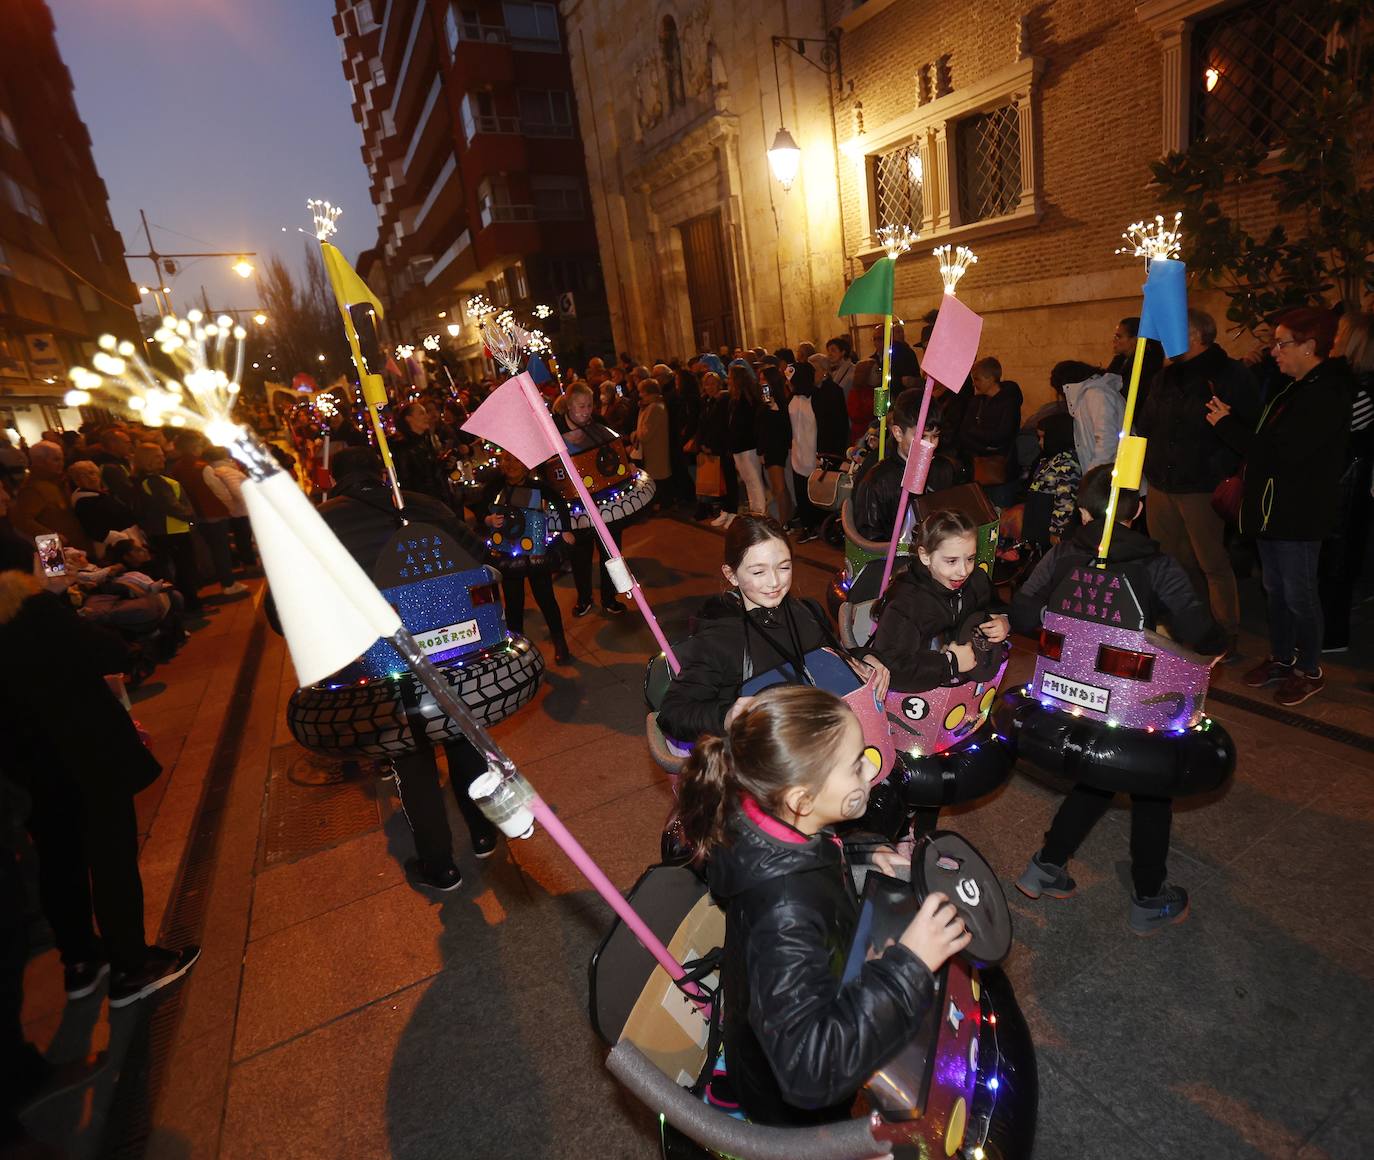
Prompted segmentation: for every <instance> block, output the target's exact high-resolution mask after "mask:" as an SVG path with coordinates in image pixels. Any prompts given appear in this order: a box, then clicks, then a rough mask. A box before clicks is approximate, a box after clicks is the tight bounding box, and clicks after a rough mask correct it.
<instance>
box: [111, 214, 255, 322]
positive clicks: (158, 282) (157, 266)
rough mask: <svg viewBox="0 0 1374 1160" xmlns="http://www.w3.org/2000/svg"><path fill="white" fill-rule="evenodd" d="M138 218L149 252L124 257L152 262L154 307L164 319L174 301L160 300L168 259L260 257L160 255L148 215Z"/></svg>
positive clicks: (243, 253)
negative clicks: (160, 289) (163, 264)
mask: <svg viewBox="0 0 1374 1160" xmlns="http://www.w3.org/2000/svg"><path fill="white" fill-rule="evenodd" d="M138 217H139V220H140V221H141V222H142V223H143V236H144V237H145V238H147V239H148V252H147V253H146V254H125V255H124V256H125V257H126V258H146V259H147V260H148V261H150V262H152V264H153V272H154V275H155V277H154V285H153V286H152V287H150V291H151V293H152V295H153V305H155V306H157V307H158V309H159V310H160V311H161V313H162V315H163V316H164V317H165V316H166V315H168V314H171V313H172V300H171V298H170V296H169V295H167V294H163V295H162V298H161V301H159V299H158V291H159V288H160V287H161V286H162V263H163V262H164V261H165V260H166V259H168V258H238V259H239V260H240V261H242V260H243V259H244V258H256V257H257V256H258V255H257V253H256V252H255V251H253V250H210V251H204V252H200V253H190V254H160V253H158V250H157V247H156V246H155V245H153V232H152V230H151V229H149V228H148V215H147V214H146V213H144V212H143V210H141V209H140V210H139V211H138ZM245 265H246V263H245ZM252 272H253V271H252V267H251V266H250V267H248V269H247V272H246V273H244V274H243V277H245V278H246V277H247V276H248V274H251V273H252Z"/></svg>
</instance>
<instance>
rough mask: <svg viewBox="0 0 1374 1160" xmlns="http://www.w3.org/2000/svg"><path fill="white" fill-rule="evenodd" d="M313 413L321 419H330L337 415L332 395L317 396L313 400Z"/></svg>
mask: <svg viewBox="0 0 1374 1160" xmlns="http://www.w3.org/2000/svg"><path fill="white" fill-rule="evenodd" d="M315 411H316V413H317V414H318V415H319V416H320V417H321V418H322V419H332V418H333V417H334V416H335V415H337V414H338V413H339V405H338V404H337V403H336V402H335V401H334V396H333V395H319V396H317V397H316V399H315Z"/></svg>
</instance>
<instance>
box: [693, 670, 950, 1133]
mask: <svg viewBox="0 0 1374 1160" xmlns="http://www.w3.org/2000/svg"><path fill="white" fill-rule="evenodd" d="M874 772H875V767H874V766H873V765H872V764H871V763H870V761H869V760H868V758H867V757H866V756H865V752H864V740H863V730H862V729H861V728H860V726H859V721H858V718H857V717H855V716H854V714H853V713H852V712H851V711H850V709H849V708H848V706H846V705H845V703H844V702H843V701H841V700H840V699H839V698H838V697H836V696H835V695H834V694H832V693H828V692H826V691H824V690H823V689H817V688H814V687H811V686H807V685H781V686H775V687H773V688H770V689H766V690H765V691H764V692H762V693H759V694H758V695H757V696H754V697H751V698H749V700H748V702H747V703H746V704H744V705H742V706H741V707H740V708H739V710H738V712H736V713H734V714H733V715H732V717H731V720H730V722H729V724H728V725H727V726H726V728H725V732H724V736H709V737H705V738H703V739H702V740H701V741H700V742H699V743H698V745H697V747H696V749H695V750H694V751H693V753H692V756H691V758H690V759H689V760H688V762H687V765H686V767H685V768H684V770H683V772H682V774H681V778H680V781H679V785H678V809H677V820H678V822H679V823H680V824H681V826H682V831H683V835H684V838H685V839H686V841H687V843H688V844H689V846H690V848H691V849H692V850H693V852H694V853H695V855H696V857H697V859H698V860H701V859H706V858H708V857H709V862H708V863H707V877H708V880H709V882H710V886H711V892H712V894H713V895H714V896H715V898H716V899H717V901H718V902H719V903H720V905H721V906H722V907H723V908H724V910H725V914H726V920H725V950H724V958H723V961H722V964H721V987H722V994H723V996H724V1011H725V1014H724V1022H723V1033H724V1046H725V1059H726V1067H727V1069H728V1071H729V1074H730V1078H731V1080H732V1081H733V1084H734V1087H735V1092H736V1094H737V1096H738V1098H739V1101H740V1104H741V1106H742V1107H743V1109H744V1111H745V1112H746V1114H747V1115H748V1116H749V1118H750V1119H751V1120H754V1121H755V1122H757V1123H764V1124H815V1123H826V1122H830V1121H834V1120H842V1119H846V1118H848V1116H849V1109H850V1105H851V1104H852V1103H853V1101H854V1097H855V1095H856V1094H857V1093H858V1090H859V1088H860V1087H861V1086H862V1085H863V1083H864V1082H865V1081H866V1080H867V1079H868V1077H869V1076H870V1075H872V1074H873V1072H874V1071H876V1070H877V1069H879V1068H880V1067H882V1066H883V1065H884V1064H885V1063H886V1062H887V1061H888V1060H890V1059H891V1058H892V1057H893V1056H895V1055H896V1054H897V1052H898V1051H899V1050H901V1048H902V1047H903V1046H905V1045H906V1044H907V1042H909V1041H910V1039H911V1038H912V1036H914V1035H915V1034H916V1032H917V1030H918V1028H919V1027H920V1024H921V1021H922V1018H923V1017H924V1015H925V1012H926V1010H927V1008H928V1007H929V1006H930V1004H931V1002H932V1000H933V995H934V985H935V984H934V972H936V971H938V970H939V969H940V967H941V966H942V965H943V964H944V962H945V960H946V959H948V958H949V957H950V956H951V955H953V954H955V953H956V952H958V951H960V950H962V949H963V948H964V947H965V946H967V945H968V942H969V938H970V936H969V934H968V932H967V931H966V930H965V929H964V924H963V922H962V920H960V919H959V917H958V915H957V914H956V913H955V910H954V908H953V906H951V905H950V904H949V902H948V900H947V899H946V898H945V897H944V896H943V895H941V894H932V895H931V896H930V897H928V898H927V899H926V900H925V903H924V904H923V905H922V907H921V909H920V912H919V913H918V914H917V916H916V917H915V918H914V919H913V920H912V922H911V924H910V926H908V927H907V929H906V931H905V932H903V934H902V937H901V938H900V939H899V940H898V941H897V942H896V943H895V944H893V945H892V946H889V947H888V948H887V949H886V950H885V951H884V952H883V953H882V955H880V956H879V957H877V958H875V959H872V960H870V961H869V962H867V963H865V964H864V966H863V968H862V969H861V970H860V972H859V974H858V976H857V977H856V978H854V979H853V980H851V981H850V982H849V983H846V984H841V982H840V974H841V971H842V970H843V967H844V963H845V959H846V956H847V955H848V952H849V947H850V944H851V942H852V941H853V939H854V931H855V926H856V924H857V922H858V918H859V900H858V896H857V894H856V893H855V890H854V885H853V879H852V877H851V875H850V871H849V866H848V863H847V860H846V856H845V851H844V847H843V845H842V843H841V841H840V839H839V838H838V837H837V836H836V835H835V833H834V832H833V830H832V829H831V827H833V826H834V825H836V824H837V823H839V822H843V821H850V820H853V819H856V818H859V817H861V816H862V815H863V813H864V810H865V809H866V808H867V806H868V790H869V785H870V782H871V780H872V777H873V774H874ZM879 861H880V864H882V865H883V866H884V868H885V869H889V870H890V869H892V868H893V865H894V863H895V862H896V861H897V859H896V856H895V855H889V856H887V858H886V860H884V859H883V858H882V857H880V858H879Z"/></svg>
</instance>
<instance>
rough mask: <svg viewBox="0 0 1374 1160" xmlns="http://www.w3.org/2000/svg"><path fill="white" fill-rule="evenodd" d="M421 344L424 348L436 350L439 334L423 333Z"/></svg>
mask: <svg viewBox="0 0 1374 1160" xmlns="http://www.w3.org/2000/svg"><path fill="white" fill-rule="evenodd" d="M421 345H423V346H424V348H425V350H438V349H439V336H438V335H437V334H427V335H425V340H424V342H423V343H422V344H421Z"/></svg>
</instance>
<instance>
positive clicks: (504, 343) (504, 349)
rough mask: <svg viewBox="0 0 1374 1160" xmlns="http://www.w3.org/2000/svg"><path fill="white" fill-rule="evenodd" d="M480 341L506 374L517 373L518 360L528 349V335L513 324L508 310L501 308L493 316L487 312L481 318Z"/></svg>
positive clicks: (512, 316) (518, 369)
mask: <svg viewBox="0 0 1374 1160" xmlns="http://www.w3.org/2000/svg"><path fill="white" fill-rule="evenodd" d="M482 341H483V342H484V343H486V346H487V350H489V351H491V357H492V358H494V359H495V360H496V361H497V362H498V363H500V364H501V365H502V366H503V367H504V368H505V369H506V372H507V373H508V374H512V375H514V374H519V372H520V360H521V358H522V357H523V355H524V354H525V352H526V351H527V350H529V335H528V334H527V333H526V331H525V330H524V329H523V328H522V327H519V326H517V325H516V324H515V317H514V315H512V314H511V312H510V311H509V310H503V311H501V313H500V314H498V315H496V316H495V317H492V316H491V315H490V314H488V315H486V316H485V317H484V318H483V319H482Z"/></svg>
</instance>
